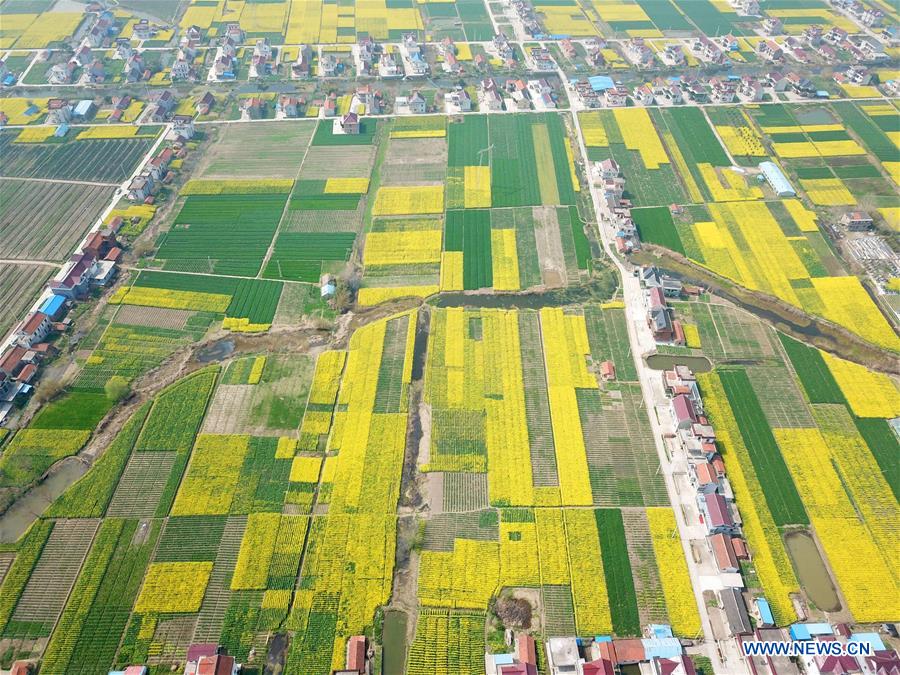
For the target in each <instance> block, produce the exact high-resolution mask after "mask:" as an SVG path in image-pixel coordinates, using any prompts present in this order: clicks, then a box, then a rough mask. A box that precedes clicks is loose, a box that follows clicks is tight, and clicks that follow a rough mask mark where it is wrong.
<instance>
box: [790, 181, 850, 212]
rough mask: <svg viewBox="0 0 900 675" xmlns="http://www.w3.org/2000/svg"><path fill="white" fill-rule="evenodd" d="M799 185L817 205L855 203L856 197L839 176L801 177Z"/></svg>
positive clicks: (846, 204)
mask: <svg viewBox="0 0 900 675" xmlns="http://www.w3.org/2000/svg"><path fill="white" fill-rule="evenodd" d="M800 185H802V186H803V189H804V190H805V191H806V194H807V195H808V196H809V198H810V199H811V200H812V203H813V204H816V205H817V206H855V205H856V199H855V198H854V197H853V195H852V194H850V191H849V190H848V189H847V187H846V186H845V185H844V183H843V181H841V179H840V178H807V179H802V178H801V179H800Z"/></svg>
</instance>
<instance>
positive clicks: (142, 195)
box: [128, 174, 156, 202]
mask: <svg viewBox="0 0 900 675" xmlns="http://www.w3.org/2000/svg"><path fill="white" fill-rule="evenodd" d="M155 187H156V182H155V181H154V180H153V177H152V176H150V175H149V174H144V175H141V176H135V178H134V179H133V180H132V181H131V183H129V184H128V200H129V201H132V202H143V201H144V200H145V199H147V197H150V196H151V195H152V194H153V192H154V189H155Z"/></svg>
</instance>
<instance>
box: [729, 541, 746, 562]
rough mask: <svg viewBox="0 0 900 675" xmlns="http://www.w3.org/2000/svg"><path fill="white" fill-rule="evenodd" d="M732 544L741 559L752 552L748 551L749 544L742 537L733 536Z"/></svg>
mask: <svg viewBox="0 0 900 675" xmlns="http://www.w3.org/2000/svg"><path fill="white" fill-rule="evenodd" d="M731 546H732V548H733V549H734V554H735V555H736V556H737V557H738V559H739V560H743V559H744V558H749V557H750V553H749V552H748V551H747V544H746V542H744V540H743V539H741V538H740V537H732V538H731Z"/></svg>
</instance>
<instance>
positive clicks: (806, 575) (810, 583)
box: [784, 531, 841, 612]
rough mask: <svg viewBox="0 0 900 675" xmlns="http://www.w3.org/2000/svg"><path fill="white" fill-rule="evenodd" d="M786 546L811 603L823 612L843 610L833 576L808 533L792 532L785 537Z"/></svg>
mask: <svg viewBox="0 0 900 675" xmlns="http://www.w3.org/2000/svg"><path fill="white" fill-rule="evenodd" d="M784 544H785V547H786V548H787V552H788V555H790V556H791V560H793V562H794V569H795V570H797V579H798V580H799V581H800V585H801V586H803V590H805V591H806V595H807V596H808V597H809V599H810V601H811V602H812V603H813V604H814V605H815V606H816V607H818V608H819V609H821V610H822V611H823V612H837V611H838V610H839V609H841V601H840V600H839V599H838V595H837V591H836V590H835V588H834V583H833V582H832V581H831V575H830V574H828V569H827V568H826V567H825V563H824V562H823V561H822V556H821V555H820V554H819V549H818V547H817V546H816V542H815V541H814V540H813V538H812V536H811V535H810V534H809V533H808V532H806V531H799V532H790V533H788V534H787V535H785V537H784Z"/></svg>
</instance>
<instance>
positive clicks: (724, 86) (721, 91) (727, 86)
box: [709, 77, 737, 103]
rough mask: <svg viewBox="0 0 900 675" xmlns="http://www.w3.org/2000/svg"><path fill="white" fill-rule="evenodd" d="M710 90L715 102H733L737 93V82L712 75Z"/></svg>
mask: <svg viewBox="0 0 900 675" xmlns="http://www.w3.org/2000/svg"><path fill="white" fill-rule="evenodd" d="M709 91H710V100H711V101H712V102H713V103H733V102H734V100H735V97H736V95H737V84H735V82H733V81H732V80H726V79H723V78H721V77H712V78H710V80H709Z"/></svg>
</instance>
